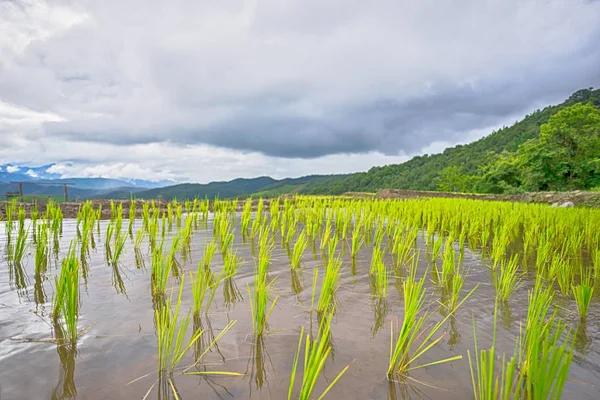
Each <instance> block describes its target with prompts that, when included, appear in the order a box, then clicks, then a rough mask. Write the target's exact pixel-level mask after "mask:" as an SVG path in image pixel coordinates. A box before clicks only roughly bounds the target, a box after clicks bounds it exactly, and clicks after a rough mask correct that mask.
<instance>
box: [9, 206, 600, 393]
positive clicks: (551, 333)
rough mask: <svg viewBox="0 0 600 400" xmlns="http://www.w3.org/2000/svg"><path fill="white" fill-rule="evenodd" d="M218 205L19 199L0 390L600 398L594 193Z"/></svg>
mask: <svg viewBox="0 0 600 400" xmlns="http://www.w3.org/2000/svg"><path fill="white" fill-rule="evenodd" d="M236 204H237V202H236ZM212 209H214V210H215V211H214V212H210V213H209V211H208V210H209V207H208V204H207V203H205V202H201V201H197V202H193V203H191V202H190V203H187V204H176V203H173V204H172V205H169V208H168V211H166V212H164V213H162V212H158V211H156V212H155V211H153V207H152V205H151V203H147V204H146V205H145V209H144V210H143V212H142V213H141V214H142V218H137V219H132V220H131V223H130V220H128V219H127V216H128V210H123V209H121V208H119V207H118V206H117V205H113V208H112V210H111V215H112V218H111V219H110V220H100V219H99V218H97V215H99V213H98V212H97V210H94V209H92V207H91V206H89V205H88V206H83V207H82V209H81V211H80V215H79V217H78V218H77V219H65V218H62V215H60V212H58V211H56V209H53V208H52V207H50V212H49V213H48V212H47V214H46V215H39V216H38V215H33V216H32V218H31V219H25V216H24V213H20V212H19V209H18V205H16V204H15V205H14V210H11V211H10V212H9V213H8V214H7V220H5V221H3V222H0V254H1V260H0V365H1V366H2V368H1V369H0V399H2V400H8V399H74V398H78V399H116V398H127V399H131V398H139V399H142V398H159V399H176V398H182V399H190V398H202V399H213V398H214V399H233V398H253V399H285V398H293V399H298V398H301V399H302V398H306V399H308V398H315V399H316V398H320V396H321V394H323V393H324V392H326V394H325V396H324V397H325V398H329V399H342V398H344V399H405V398H429V399H440V398H441V399H469V398H475V397H476V396H477V398H482V399H488V398H489V399H491V398H499V397H502V398H535V399H537V398H559V397H560V398H565V399H597V398H600V347H599V346H598V340H599V338H600V325H599V322H600V306H599V304H598V298H597V296H598V293H599V292H600V291H599V289H600V287H599V285H598V283H599V279H597V276H598V274H597V271H599V270H600V251H599V250H598V246H599V243H600V241H599V239H600V234H599V233H598V231H599V230H600V228H598V227H599V226H600V212H598V211H596V210H587V209H553V208H551V207H548V206H539V205H525V204H511V203H495V202H480V201H474V200H461V199H431V200H406V201H396V200H335V199H319V198H312V197H306V198H304V197H301V198H297V199H292V200H290V199H286V200H285V201H284V200H281V201H280V202H271V205H270V206H269V207H268V208H267V207H265V208H263V207H261V206H260V205H259V207H258V210H252V208H250V207H247V208H246V209H245V210H244V211H243V212H238V211H236V208H235V204H234V202H226V201H221V202H218V203H217V204H215V205H213V207H212ZM138 211H140V210H134V212H133V213H131V215H132V216H135V215H138V214H139V213H138ZM105 212H106V210H105ZM211 252H214V254H212V255H211ZM540 293H543V294H544V295H546V296H547V297H546V298H543V295H541V294H540ZM536 295H537V296H536ZM534 308H535V309H536V310H538V312H537V314H536V313H534V312H533V311H532V310H533V309H534ZM177 310H178V311H177ZM188 311H189V314H188ZM188 315H189V320H187V321H188V325H185V321H186V317H187V316H188ZM474 326H475V328H476V341H475V338H474ZM534 327H537V328H536V330H533V329H532V328H534ZM540 327H541V328H540ZM529 330H530V331H532V332H535V334H536V337H535V338H532V337H531V336H528V331H529ZM301 332H303V336H302V337H301ZM169 334H171V335H172V336H169ZM307 335H308V336H307ZM301 338H302V340H301ZM534 339H535V340H534ZM159 343H161V344H160V346H159ZM306 343H312V344H313V346H312V347H310V349H316V348H319V349H321V348H322V349H323V354H321V358H315V360H318V361H322V362H323V363H322V369H321V368H319V364H320V363H319V362H317V363H316V364H315V363H311V361H313V359H312V358H305V349H306ZM540 343H541V344H540ZM188 346H189V347H188ZM319 346H322V347H319ZM476 346H477V348H476ZM489 349H493V350H494V351H495V353H494V354H493V355H492V357H491V358H492V359H493V360H495V363H494V364H493V365H492V368H491V369H490V370H491V372H488V375H485V373H484V372H482V371H483V369H484V368H481V366H480V365H479V363H478V362H477V360H479V358H478V357H479V356H480V354H481V351H482V350H489ZM487 354H489V353H487ZM503 354H504V355H505V358H504V360H505V361H504V363H503V362H502V359H503V357H502V356H503ZM469 355H470V357H471V363H470V362H469V357H468V356H469ZM513 355H514V356H515V358H514V365H513V366H514V369H512V370H511V369H510V365H511V364H510V362H509V361H510V359H511V357H513ZM317 356H319V355H318V354H316V355H315V357H317ZM311 357H312V355H311ZM307 360H308V363H307V362H306V361H307ZM305 364H309V366H310V367H311V369H309V370H305V367H306V365H305ZM549 365H553V366H556V368H555V369H552V368H550V367H549ZM502 371H504V372H505V373H502ZM510 371H512V372H510ZM294 372H295V373H294ZM310 374H314V377H315V380H314V381H310V382H307V381H305V379H304V378H305V377H306V376H308V375H310ZM340 374H341V375H340ZM292 376H295V379H294V382H293V384H291V382H290V380H291V377H292ZM478 376H488V377H491V379H492V381H496V380H497V381H498V382H499V386H501V387H503V388H505V389H500V390H499V392H494V391H493V390H491V391H490V390H487V389H486V387H485V384H482V383H480V382H483V380H481V381H480V380H479V379H478V378H477V377H478ZM473 377H475V379H473ZM541 377H543V379H542V378H541ZM312 383H314V386H312V387H311V384H312ZM290 386H292V388H291V390H290ZM474 386H475V387H474ZM309 389H312V391H311V390H309Z"/></svg>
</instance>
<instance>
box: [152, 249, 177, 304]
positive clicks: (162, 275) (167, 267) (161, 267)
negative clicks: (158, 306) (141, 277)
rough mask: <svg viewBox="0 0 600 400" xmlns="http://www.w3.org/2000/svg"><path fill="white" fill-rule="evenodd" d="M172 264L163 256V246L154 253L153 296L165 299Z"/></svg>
mask: <svg viewBox="0 0 600 400" xmlns="http://www.w3.org/2000/svg"><path fill="white" fill-rule="evenodd" d="M171 267H172V263H171V262H169V261H168V260H167V258H166V257H165V256H164V254H163V245H162V243H161V245H160V246H158V247H157V248H155V249H154V250H153V251H152V279H151V281H152V296H153V297H157V298H164V296H165V293H166V291H167V284H168V282H169V276H170V274H171Z"/></svg>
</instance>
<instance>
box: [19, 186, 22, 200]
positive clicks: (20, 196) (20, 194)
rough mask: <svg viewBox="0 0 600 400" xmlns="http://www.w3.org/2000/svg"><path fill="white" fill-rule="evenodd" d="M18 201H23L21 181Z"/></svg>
mask: <svg viewBox="0 0 600 400" xmlns="http://www.w3.org/2000/svg"><path fill="white" fill-rule="evenodd" d="M19 201H23V183H22V182H19Z"/></svg>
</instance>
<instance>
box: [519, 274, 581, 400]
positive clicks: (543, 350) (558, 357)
mask: <svg viewBox="0 0 600 400" xmlns="http://www.w3.org/2000/svg"><path fill="white" fill-rule="evenodd" d="M553 297H554V296H553V291H552V288H550V287H543V284H542V280H541V278H539V277H538V278H537V280H536V285H535V287H534V289H533V290H531V291H530V292H529V307H528V310H527V320H526V323H525V330H524V333H525V334H524V340H523V341H522V348H521V352H520V365H519V369H520V372H521V374H522V375H523V376H524V388H525V391H526V393H527V394H528V396H530V397H531V398H534V399H547V398H553V399H558V398H560V397H561V394H562V390H563V387H564V384H565V382H566V378H567V375H568V371H569V367H570V364H571V361H572V358H573V351H572V346H573V340H572V335H571V334H570V332H567V329H566V325H565V323H564V322H562V321H557V320H556V314H557V310H556V309H555V310H554V312H552V313H550V311H549V310H550V306H551V304H552V300H553ZM560 340H563V343H562V344H559V341H560Z"/></svg>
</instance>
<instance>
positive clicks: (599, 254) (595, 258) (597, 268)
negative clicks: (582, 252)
mask: <svg viewBox="0 0 600 400" xmlns="http://www.w3.org/2000/svg"><path fill="white" fill-rule="evenodd" d="M591 256H592V266H593V267H594V280H596V281H597V282H598V281H599V280H600V248H599V249H595V250H593V251H592V254H591Z"/></svg>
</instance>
